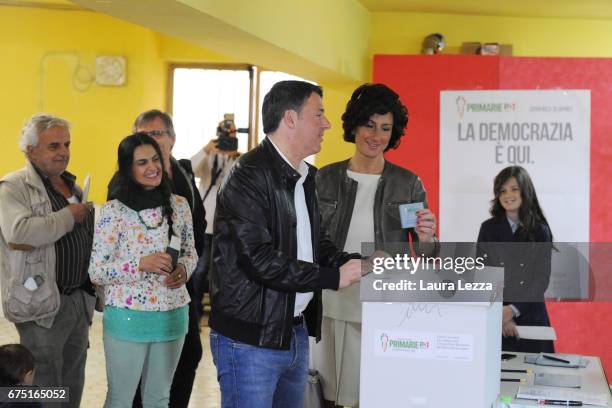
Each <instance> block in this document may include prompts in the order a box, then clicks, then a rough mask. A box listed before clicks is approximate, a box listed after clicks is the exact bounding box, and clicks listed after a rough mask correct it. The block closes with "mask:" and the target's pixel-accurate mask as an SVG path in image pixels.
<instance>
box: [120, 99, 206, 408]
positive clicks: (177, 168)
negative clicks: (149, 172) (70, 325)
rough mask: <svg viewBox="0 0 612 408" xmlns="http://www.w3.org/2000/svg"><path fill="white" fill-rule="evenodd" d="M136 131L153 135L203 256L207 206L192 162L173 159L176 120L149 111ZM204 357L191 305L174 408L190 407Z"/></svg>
mask: <svg viewBox="0 0 612 408" xmlns="http://www.w3.org/2000/svg"><path fill="white" fill-rule="evenodd" d="M132 131H133V132H135V133H136V132H143V133H146V134H148V135H149V136H151V137H152V138H153V139H155V141H156V142H157V144H159V147H160V149H161V152H162V159H163V161H164V168H165V170H166V172H167V173H168V177H170V180H172V192H173V193H174V194H177V195H180V196H183V197H185V198H186V199H187V202H188V203H189V207H190V208H191V215H192V218H193V234H194V238H195V246H196V250H197V252H198V256H202V252H203V249H204V232H205V230H206V218H205V211H204V204H203V203H202V198H201V197H200V193H199V192H198V188H197V187H196V184H195V179H194V177H193V171H192V169H191V162H190V161H189V160H180V161H179V160H176V159H175V158H174V157H172V148H173V147H174V143H175V142H176V134H175V133H174V125H173V124H172V118H170V115H168V114H167V113H165V112H162V111H160V110H157V109H152V110H148V111H146V112H143V113H141V114H140V115H138V117H137V118H136V120H135V121H134V125H133V127H132ZM116 177H117V174H115V176H113V179H112V180H111V181H110V183H109V185H108V199H109V200H111V199H113V198H114V197H115V193H116V192H117V183H116V181H115V178H116ZM186 285H187V290H188V291H189V294H190V295H191V298H192V299H194V297H193V286H192V284H191V281H189V282H187V284H186ZM201 358H202V342H201V341H200V328H199V325H198V316H197V305H195V304H194V303H193V300H192V302H191V303H190V304H189V331H188V332H187V336H186V337H185V344H184V345H183V351H182V353H181V357H180V360H179V363H178V366H177V367H176V372H175V373H174V379H173V381H172V387H171V389H170V405H169V407H170V408H187V406H188V405H189V398H190V397H191V390H192V388H193V382H194V380H195V375H196V369H197V368H198V364H199V363H200V359H201ZM134 406H135V407H141V406H142V403H141V401H140V387H139V388H138V390H137V391H136V396H135V401H134Z"/></svg>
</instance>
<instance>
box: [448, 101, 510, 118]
mask: <svg viewBox="0 0 612 408" xmlns="http://www.w3.org/2000/svg"><path fill="white" fill-rule="evenodd" d="M455 104H456V105H457V116H459V119H463V118H464V116H465V115H466V113H511V112H515V111H516V109H517V103H516V102H512V101H505V102H497V101H484V102H480V101H479V102H468V101H467V99H465V97H463V96H461V95H459V96H458V97H457V98H456V99H455Z"/></svg>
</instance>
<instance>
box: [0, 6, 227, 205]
mask: <svg viewBox="0 0 612 408" xmlns="http://www.w3.org/2000/svg"><path fill="white" fill-rule="evenodd" d="M0 49H2V50H3V53H4V58H3V61H6V62H9V63H6V62H5V63H3V64H0V89H2V95H3V96H4V97H3V98H0V112H2V125H3V126H2V136H1V138H2V139H1V140H2V142H3V143H2V144H3V147H4V148H5V154H4V160H1V161H0V175H3V174H6V173H8V172H9V171H13V170H15V169H18V168H20V167H22V166H23V164H24V162H25V159H24V156H23V154H22V153H21V152H20V151H19V149H18V147H17V139H18V136H19V131H20V129H21V127H22V126H23V124H24V122H25V121H26V120H27V119H28V118H29V117H30V116H31V115H32V114H34V113H35V112H39V111H45V112H50V113H54V114H57V115H59V116H62V117H64V118H66V119H68V120H69V121H70V122H71V123H72V125H73V127H72V149H71V150H72V151H71V160H70V165H69V170H70V171H71V172H73V173H75V174H76V175H77V177H78V178H79V179H81V180H82V179H83V178H84V176H85V175H86V174H87V173H91V175H92V198H93V199H94V200H95V201H96V202H99V203H100V202H103V201H104V198H105V197H106V184H107V182H108V180H109V179H110V177H111V175H112V173H113V172H114V170H115V166H116V160H117V159H116V157H117V153H116V151H117V145H118V142H119V141H120V140H121V139H122V138H123V137H124V136H125V135H127V134H129V132H130V128H131V124H132V123H133V121H134V118H135V117H136V115H137V114H138V113H139V112H142V111H143V110H146V109H150V108H153V107H157V108H162V109H163V108H164V107H165V99H166V95H165V93H166V82H167V65H168V62H169V61H186V60H189V61H201V62H205V61H210V62H227V59H226V58H224V57H223V56H220V55H218V54H215V53H211V52H208V51H206V50H203V49H201V48H198V47H193V46H191V45H189V44H186V43H184V42H182V41H179V40H176V39H173V38H169V37H166V36H163V35H160V34H158V33H155V32H153V31H151V30H149V29H145V28H142V27H139V26H136V25H134V24H130V23H126V22H123V21H121V20H118V19H115V18H112V17H107V16H105V15H102V14H97V13H93V12H88V11H59V10H45V9H36V8H20V7H19V8H18V7H2V6H0ZM105 54H106V55H123V56H125V57H126V59H127V83H126V85H125V86H120V87H103V86H98V85H96V84H95V83H92V82H91V76H92V75H93V73H94V72H95V57H96V55H105ZM77 67H78V68H79V69H78V71H77V74H76V78H75V69H77Z"/></svg>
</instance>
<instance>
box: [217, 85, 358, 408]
mask: <svg viewBox="0 0 612 408" xmlns="http://www.w3.org/2000/svg"><path fill="white" fill-rule="evenodd" d="M262 114H263V115H262V116H263V125H264V132H265V133H266V135H267V138H266V139H265V140H264V141H263V142H262V143H261V144H260V145H259V146H258V147H256V148H255V149H253V150H251V151H250V152H248V153H246V154H244V155H243V156H242V157H240V159H239V160H238V162H237V163H236V165H235V166H234V167H233V168H232V170H231V172H230V174H229V175H228V176H227V178H226V179H225V181H224V183H223V184H222V186H221V189H220V191H219V194H218V196H217V209H216V215H215V227H214V233H213V237H214V238H213V239H214V240H213V250H212V251H213V266H212V271H211V272H212V273H211V287H210V294H211V303H212V310H211V316H210V320H209V325H210V327H211V329H212V330H211V337H210V341H211V350H212V353H213V359H214V362H215V365H216V366H217V376H218V379H219V384H220V387H221V405H222V406H223V407H237V406H248V407H254V408H258V407H283V408H288V407H289V408H290V407H294V406H295V407H301V406H302V402H303V394H304V389H305V385H306V380H307V374H308V334H310V335H311V336H315V337H320V328H321V314H322V305H321V290H322V289H338V288H339V287H340V288H342V287H346V286H348V285H350V284H351V283H353V282H356V281H358V280H359V279H360V277H361V266H360V261H359V259H358V258H359V255H358V254H352V255H349V254H347V253H344V252H341V251H339V250H338V249H337V248H336V247H335V246H334V244H333V243H332V242H331V241H330V240H329V239H328V238H327V236H326V234H325V231H324V229H323V228H321V225H320V214H319V209H318V204H317V198H316V193H315V173H316V170H315V168H314V167H312V166H310V165H308V164H306V163H305V162H304V161H303V159H304V158H306V157H307V156H309V155H311V154H314V153H317V152H318V151H319V150H320V146H321V141H322V139H323V133H324V132H325V130H327V129H328V128H329V127H330V124H329V122H328V120H327V118H326V117H325V115H324V113H323V103H322V90H321V88H320V87H318V86H316V85H312V84H309V83H306V82H302V81H283V82H279V83H277V84H276V85H274V87H272V89H271V90H270V92H269V93H268V94H267V95H266V97H265V99H264V103H263V107H262ZM351 258H355V259H351ZM304 323H305V324H304Z"/></svg>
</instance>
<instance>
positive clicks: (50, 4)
mask: <svg viewBox="0 0 612 408" xmlns="http://www.w3.org/2000/svg"><path fill="white" fill-rule="evenodd" d="M0 6H10V7H36V8H46V9H55V10H84V9H83V7H81V6H77V5H76V4H74V3H73V2H71V1H68V0H0Z"/></svg>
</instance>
